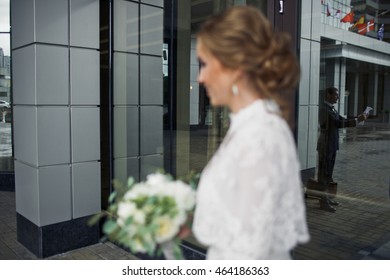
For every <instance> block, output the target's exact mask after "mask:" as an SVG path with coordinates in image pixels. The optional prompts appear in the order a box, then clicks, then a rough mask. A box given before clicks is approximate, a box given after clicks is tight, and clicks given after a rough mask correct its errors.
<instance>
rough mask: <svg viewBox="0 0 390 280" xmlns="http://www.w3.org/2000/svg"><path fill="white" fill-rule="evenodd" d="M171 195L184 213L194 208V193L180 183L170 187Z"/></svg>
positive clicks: (187, 186)
mask: <svg viewBox="0 0 390 280" xmlns="http://www.w3.org/2000/svg"><path fill="white" fill-rule="evenodd" d="M171 195H172V196H174V197H175V200H176V202H177V204H178V207H179V208H181V209H184V210H186V211H189V210H191V209H192V208H193V207H194V206H195V191H194V190H193V189H192V188H191V187H190V186H189V185H187V184H185V183H183V182H182V181H176V182H174V183H173V185H172V189H171Z"/></svg>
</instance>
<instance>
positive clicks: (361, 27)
mask: <svg viewBox="0 0 390 280" xmlns="http://www.w3.org/2000/svg"><path fill="white" fill-rule="evenodd" d="M374 27H375V22H374V20H373V19H372V20H370V21H369V22H367V23H363V24H358V25H357V28H358V33H359V34H360V35H365V34H366V33H367V32H369V31H372V30H374Z"/></svg>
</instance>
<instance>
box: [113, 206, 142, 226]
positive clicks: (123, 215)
mask: <svg viewBox="0 0 390 280" xmlns="http://www.w3.org/2000/svg"><path fill="white" fill-rule="evenodd" d="M136 209H137V206H136V205H135V204H134V203H132V202H120V203H119V205H118V211H117V215H118V224H119V225H120V226H124V225H125V223H126V220H127V219H128V218H129V217H130V216H132V215H133V214H134V211H135V210H136Z"/></svg>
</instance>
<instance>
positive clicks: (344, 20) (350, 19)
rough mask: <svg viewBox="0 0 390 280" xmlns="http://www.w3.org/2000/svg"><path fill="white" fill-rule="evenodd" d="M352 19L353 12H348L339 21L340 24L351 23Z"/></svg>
mask: <svg viewBox="0 0 390 280" xmlns="http://www.w3.org/2000/svg"><path fill="white" fill-rule="evenodd" d="M354 17H355V13H354V12H353V11H350V12H349V13H348V14H346V15H345V17H343V18H342V19H341V20H340V21H341V22H353V19H354Z"/></svg>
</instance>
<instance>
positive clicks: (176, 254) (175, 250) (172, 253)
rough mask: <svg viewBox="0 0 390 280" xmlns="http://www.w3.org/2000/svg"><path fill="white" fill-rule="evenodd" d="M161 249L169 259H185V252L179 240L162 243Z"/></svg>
mask: <svg viewBox="0 0 390 280" xmlns="http://www.w3.org/2000/svg"><path fill="white" fill-rule="evenodd" d="M161 250H162V252H163V254H164V257H165V259H167V260H184V256H183V252H182V251H181V249H180V246H179V244H178V243H177V242H174V241H167V242H164V243H162V244H161Z"/></svg>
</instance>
